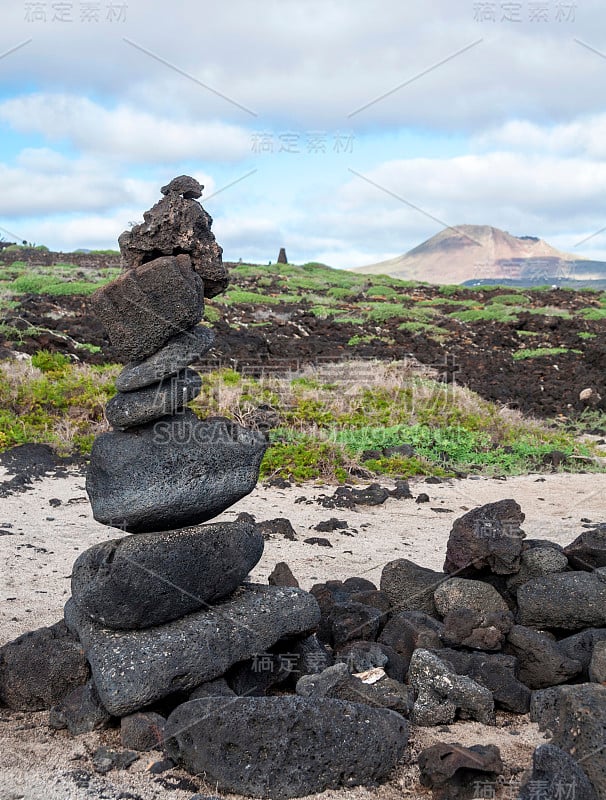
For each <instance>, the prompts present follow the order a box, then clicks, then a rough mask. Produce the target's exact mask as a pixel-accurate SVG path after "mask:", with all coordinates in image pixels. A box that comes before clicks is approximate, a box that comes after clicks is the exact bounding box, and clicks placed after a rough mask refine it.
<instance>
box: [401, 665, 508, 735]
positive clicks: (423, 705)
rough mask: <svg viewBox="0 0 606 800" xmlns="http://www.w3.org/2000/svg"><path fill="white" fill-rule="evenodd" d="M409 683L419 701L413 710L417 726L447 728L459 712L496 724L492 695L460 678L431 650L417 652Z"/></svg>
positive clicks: (409, 672)
mask: <svg viewBox="0 0 606 800" xmlns="http://www.w3.org/2000/svg"><path fill="white" fill-rule="evenodd" d="M408 682H409V683H410V685H411V686H412V688H413V689H414V690H415V693H416V696H417V699H416V701H415V704H414V708H413V711H412V717H411V719H412V721H413V722H414V723H415V725H423V726H429V725H446V724H448V723H449V722H454V720H455V717H456V714H457V711H458V712H459V714H460V716H461V717H462V718H464V719H475V720H477V721H478V722H483V723H484V724H485V725H494V723H495V715H494V701H493V698H492V692H491V691H490V690H489V689H487V688H486V687H484V686H481V685H480V684H479V683H476V682H475V681H473V680H472V679H471V678H468V677H467V676H463V675H457V673H456V672H454V671H453V670H452V669H451V668H450V667H449V666H448V664H447V663H446V662H444V661H441V660H440V658H438V656H437V655H436V654H435V653H430V652H429V651H428V650H415V652H414V653H413V656H412V659H411V661H410V668H409V670H408Z"/></svg>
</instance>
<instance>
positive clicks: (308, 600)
mask: <svg viewBox="0 0 606 800" xmlns="http://www.w3.org/2000/svg"><path fill="white" fill-rule="evenodd" d="M65 616H66V621H67V623H68V625H69V627H70V628H73V629H77V631H78V634H79V636H80V639H81V641H82V642H83V644H84V647H85V651H86V657H87V658H88V661H89V662H90V665H91V669H92V672H93V677H94V680H95V683H96V685H97V690H98V692H99V696H100V698H101V700H102V702H103V704H104V705H105V707H106V708H107V709H108V711H110V713H112V714H114V715H116V716H124V715H125V714H130V713H132V712H133V711H138V710H139V709H140V708H142V707H143V706H146V705H149V704H150V703H153V702H154V701H155V700H160V699H161V698H162V697H166V696H167V695H168V694H172V693H174V692H177V691H188V690H190V689H194V688H195V687H196V686H199V685H200V684H201V683H204V682H206V681H210V680H213V679H214V678H217V677H219V676H220V675H223V674H224V673H225V672H226V671H227V670H228V669H229V667H231V666H232V665H233V664H235V663H237V662H238V661H244V660H245V659H247V658H251V657H252V656H253V655H254V653H262V652H264V651H265V650H267V648H268V647H270V646H271V645H272V644H274V643H275V642H277V641H278V640H279V639H281V638H282V637H284V636H288V635H294V634H298V633H303V632H305V631H310V630H312V629H313V628H314V627H315V626H316V625H317V624H318V621H319V617H320V614H319V609H318V605H317V603H316V601H315V599H314V598H313V597H312V596H311V595H310V594H308V593H307V592H303V591H302V590H300V589H286V588H279V587H275V586H261V585H256V584H247V585H246V587H244V588H242V589H240V590H239V591H238V593H237V594H236V595H235V596H234V597H232V598H230V599H229V600H225V601H223V602H222V603H219V604H217V605H216V606H213V607H212V608H211V609H209V610H206V611H198V612H196V613H194V614H189V615H188V616H186V617H182V618H181V619H178V620H176V621H174V622H169V623H167V624H166V625H162V626H158V627H154V628H148V629H144V630H140V631H116V630H111V629H109V628H103V627H101V626H100V625H98V624H97V623H95V622H92V621H91V620H90V619H89V618H88V617H87V616H86V615H84V614H83V613H82V612H80V611H79V610H78V608H77V606H76V605H75V604H74V602H73V601H69V602H68V603H67V605H66V607H65ZM184 641H187V647H185V648H184V647H182V646H181V643H182V642H184ZM142 653H144V654H145V656H144V658H142V657H141V654H142Z"/></svg>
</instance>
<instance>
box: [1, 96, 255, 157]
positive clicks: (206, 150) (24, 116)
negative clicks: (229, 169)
mask: <svg viewBox="0 0 606 800" xmlns="http://www.w3.org/2000/svg"><path fill="white" fill-rule="evenodd" d="M0 120H4V121H5V122H7V123H9V124H10V126H11V127H12V128H13V129H14V130H16V131H18V132H20V133H35V134H43V135H44V136H46V137H48V138H49V139H51V140H55V141H56V140H67V141H68V142H70V144H72V145H73V146H75V147H77V148H78V149H79V150H80V151H81V152H83V153H89V154H95V155H106V156H111V157H112V158H115V159H118V160H122V161H128V162H130V163H158V162H182V161H185V160H187V159H199V160H209V161H210V160H219V161H234V160H238V159H241V158H245V157H247V156H249V155H250V152H251V136H250V133H248V132H247V131H245V130H244V129H242V128H238V127H236V126H235V125H227V124H224V123H221V122H204V123H200V122H198V123H190V122H179V121H177V120H175V119H171V118H166V117H160V116H158V115H154V114H150V113H148V112H145V111H142V110H140V109H136V108H134V107H132V106H128V105H125V104H121V105H119V106H117V107H116V108H113V109H109V108H104V107H103V106H101V105H99V104H98V103H94V102H92V101H91V100H89V99H87V98H86V97H82V96H77V95H69V94H40V93H38V94H32V95H25V96H22V97H16V98H13V99H11V100H5V101H4V102H3V103H0Z"/></svg>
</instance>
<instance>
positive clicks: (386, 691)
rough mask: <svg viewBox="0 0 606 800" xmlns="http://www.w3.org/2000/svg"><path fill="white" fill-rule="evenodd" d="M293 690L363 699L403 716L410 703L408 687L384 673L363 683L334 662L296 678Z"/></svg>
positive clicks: (356, 700)
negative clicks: (330, 665)
mask: <svg viewBox="0 0 606 800" xmlns="http://www.w3.org/2000/svg"><path fill="white" fill-rule="evenodd" d="M297 694H298V695H300V696H301V697H307V698H310V699H313V698H320V697H334V698H336V699H338V700H349V701H350V702H352V703H366V704H368V705H371V706H375V707H377V708H390V709H391V710H392V711H397V712H398V713H399V714H402V715H403V716H408V714H409V713H410V711H411V710H412V706H413V695H412V689H411V688H410V687H408V686H404V684H402V683H399V682H398V681H394V680H392V679H391V678H386V677H383V678H381V679H380V680H378V681H377V682H376V683H372V684H369V683H364V682H363V681H362V680H361V679H360V678H359V677H357V676H356V675H352V674H351V673H350V672H349V670H348V669H347V665H346V664H343V663H337V664H334V666H332V667H328V668H327V669H325V670H324V671H323V672H321V673H320V674H317V675H304V676H303V677H302V678H300V679H299V681H298V682H297Z"/></svg>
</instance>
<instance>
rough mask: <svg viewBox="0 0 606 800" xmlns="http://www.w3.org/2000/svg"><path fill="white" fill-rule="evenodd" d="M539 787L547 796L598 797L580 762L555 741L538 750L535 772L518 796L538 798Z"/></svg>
mask: <svg viewBox="0 0 606 800" xmlns="http://www.w3.org/2000/svg"><path fill="white" fill-rule="evenodd" d="M538 787H540V792H541V795H542V796H543V797H544V798H552V797H553V798H565V797H566V798H570V800H598V796H597V794H596V792H595V789H594V788H593V786H592V785H591V782H590V781H589V778H588V777H587V775H586V774H585V772H584V771H583V769H581V766H580V764H579V762H578V761H576V760H575V759H574V758H573V757H572V756H570V755H569V754H568V753H566V752H565V751H564V750H561V749H560V748H559V747H555V746H554V745H552V744H542V745H541V746H540V747H537V749H536V750H535V751H534V753H533V756H532V773H531V775H530V778H529V779H528V781H527V782H526V783H525V784H524V785H523V786H522V788H521V790H520V793H519V795H518V800H537V788H538Z"/></svg>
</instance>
